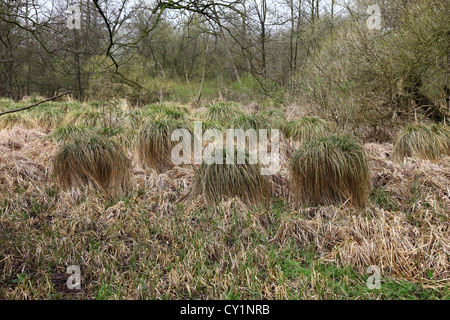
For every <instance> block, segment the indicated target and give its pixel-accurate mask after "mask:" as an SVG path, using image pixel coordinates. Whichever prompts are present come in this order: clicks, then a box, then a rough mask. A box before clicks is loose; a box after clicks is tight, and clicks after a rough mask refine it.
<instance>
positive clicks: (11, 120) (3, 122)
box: [0, 112, 37, 129]
mask: <svg viewBox="0 0 450 320" xmlns="http://www.w3.org/2000/svg"><path fill="white" fill-rule="evenodd" d="M15 126H22V127H24V128H27V129H32V128H36V126H37V125H36V122H35V121H34V120H33V118H32V117H30V115H29V114H28V113H24V112H17V113H10V114H5V115H3V116H0V129H12V128H14V127H15Z"/></svg>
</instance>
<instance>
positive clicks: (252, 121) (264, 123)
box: [229, 114, 269, 131]
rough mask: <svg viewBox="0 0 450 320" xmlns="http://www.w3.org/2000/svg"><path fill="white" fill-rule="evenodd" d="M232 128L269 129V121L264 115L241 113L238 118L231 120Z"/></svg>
mask: <svg viewBox="0 0 450 320" xmlns="http://www.w3.org/2000/svg"><path fill="white" fill-rule="evenodd" d="M229 126H230V127H231V128H236V129H242V130H244V131H246V130H248V129H255V130H259V129H268V126H269V121H268V119H267V118H265V117H264V116H262V115H258V114H252V115H245V114H243V115H240V116H238V117H237V118H235V119H233V120H231V122H230V125H229Z"/></svg>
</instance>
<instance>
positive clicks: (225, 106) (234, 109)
mask: <svg viewBox="0 0 450 320" xmlns="http://www.w3.org/2000/svg"><path fill="white" fill-rule="evenodd" d="M242 113H243V112H242V108H241V107H240V106H239V105H238V104H235V103H229V102H227V103H226V102H220V103H217V104H213V105H210V106H208V108H207V111H206V113H205V114H203V118H204V119H205V120H209V121H217V122H221V123H226V122H228V121H231V120H232V119H234V118H236V117H238V116H239V115H241V114H242Z"/></svg>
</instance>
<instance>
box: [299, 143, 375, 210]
mask: <svg viewBox="0 0 450 320" xmlns="http://www.w3.org/2000/svg"><path fill="white" fill-rule="evenodd" d="M291 179H292V180H291V181H292V186H291V190H293V196H294V200H295V202H296V203H297V204H301V205H302V206H318V205H328V204H339V203H343V202H346V201H347V200H350V201H351V203H352V204H353V205H355V206H360V207H363V206H365V205H366V204H367V200H368V192H369V186H370V177H369V168H368V163H367V159H366V153H365V150H364V148H363V146H362V145H361V143H360V142H359V141H358V140H357V139H356V138H354V137H352V136H349V135H341V136H329V137H322V138H316V139H313V140H311V141H310V142H307V143H305V144H304V145H303V146H302V147H301V148H300V149H299V150H297V152H296V153H295V156H294V158H293V159H292V162H291Z"/></svg>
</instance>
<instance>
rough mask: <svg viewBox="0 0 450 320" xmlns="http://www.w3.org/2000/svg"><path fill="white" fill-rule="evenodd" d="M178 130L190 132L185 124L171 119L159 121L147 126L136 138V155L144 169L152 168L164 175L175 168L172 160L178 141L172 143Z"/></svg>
mask: <svg viewBox="0 0 450 320" xmlns="http://www.w3.org/2000/svg"><path fill="white" fill-rule="evenodd" d="M176 129H187V130H190V129H189V127H188V125H187V124H186V123H185V122H182V121H177V120H171V119H157V120H153V121H151V122H150V123H148V124H147V125H145V126H144V127H143V128H142V129H141V130H140V131H139V132H138V134H137V137H136V155H137V158H138V161H139V163H140V164H141V165H142V166H143V167H150V168H153V169H155V170H156V171H157V172H159V173H162V172H164V171H167V170H169V169H171V168H173V167H174V164H173V162H172V159H171V153H172V149H173V147H174V146H175V145H176V144H178V143H179V142H177V141H171V135H172V132H173V131H174V130H176Z"/></svg>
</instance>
